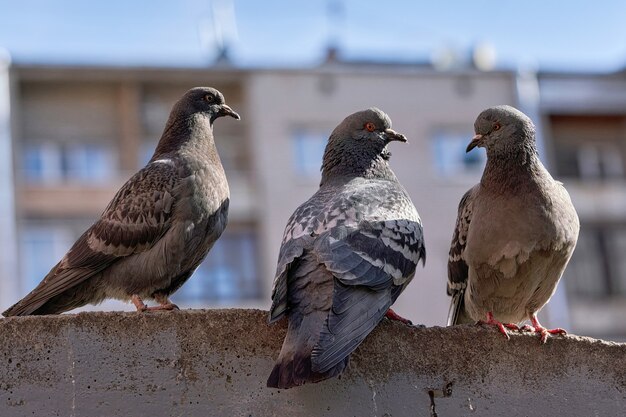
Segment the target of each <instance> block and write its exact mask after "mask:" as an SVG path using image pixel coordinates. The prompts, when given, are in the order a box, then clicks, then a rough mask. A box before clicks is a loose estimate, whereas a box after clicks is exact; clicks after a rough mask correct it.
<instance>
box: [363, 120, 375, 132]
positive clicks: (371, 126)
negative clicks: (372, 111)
mask: <svg viewBox="0 0 626 417" xmlns="http://www.w3.org/2000/svg"><path fill="white" fill-rule="evenodd" d="M365 130H367V131H368V132H373V131H374V130H376V126H375V125H374V123H372V122H367V123H365Z"/></svg>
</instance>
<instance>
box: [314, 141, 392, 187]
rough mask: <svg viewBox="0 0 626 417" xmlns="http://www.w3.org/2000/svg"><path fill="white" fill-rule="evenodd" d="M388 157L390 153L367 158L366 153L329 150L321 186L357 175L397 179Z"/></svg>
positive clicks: (326, 155) (325, 158)
mask: <svg viewBox="0 0 626 417" xmlns="http://www.w3.org/2000/svg"><path fill="white" fill-rule="evenodd" d="M388 159H389V154H388V153H385V154H378V155H376V156H374V157H373V158H366V157H365V155H358V154H357V155H354V154H351V153H350V152H348V151H346V150H340V151H338V152H333V151H332V150H331V151H329V150H327V151H326V154H325V155H324V162H323V164H322V181H321V182H320V186H322V185H324V184H327V183H330V182H334V181H337V180H347V179H351V178H357V177H362V178H368V179H388V180H395V179H396V176H395V175H394V173H393V171H392V170H391V168H390V167H389V162H388Z"/></svg>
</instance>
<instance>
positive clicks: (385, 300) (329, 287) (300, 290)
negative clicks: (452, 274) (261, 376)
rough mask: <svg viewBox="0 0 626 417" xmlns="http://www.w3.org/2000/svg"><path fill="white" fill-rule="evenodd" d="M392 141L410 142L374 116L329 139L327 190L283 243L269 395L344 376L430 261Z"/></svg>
mask: <svg viewBox="0 0 626 417" xmlns="http://www.w3.org/2000/svg"><path fill="white" fill-rule="evenodd" d="M391 141H400V142H406V138H405V137H404V135H401V134H399V133H397V132H395V131H393V130H392V129H391V120H390V119H389V117H388V116H387V115H386V114H385V113H383V112H382V111H380V110H378V109H375V108H372V109H369V110H364V111H360V112H357V113H354V114H352V115H350V116H348V117H347V118H346V119H345V120H344V121H343V122H341V123H340V124H339V126H337V127H336V128H335V130H334V131H333V132H332V134H331V135H330V138H329V140H328V144H327V146H326V150H325V153H324V159H323V164H322V181H321V184H320V188H319V190H318V191H317V192H316V193H315V194H314V195H313V196H312V197H311V198H310V199H309V200H308V201H306V202H305V203H304V204H302V205H301V206H300V207H299V208H298V209H296V211H295V212H294V213H293V215H292V216H291V218H290V219H289V221H288V222H287V227H286V229H285V233H284V236H283V242H282V246H281V248H280V255H279V259H278V266H277V270H276V278H275V281H274V289H273V293H272V300H273V303H272V308H271V311H270V322H274V321H276V320H278V319H280V318H281V317H284V316H286V317H287V318H288V319H289V328H288V330H287V336H286V337H285V341H284V343H283V346H282V350H281V352H280V355H279V357H278V361H277V363H276V366H275V367H274V369H273V371H272V372H271V375H270V377H269V379H268V381H267V385H268V386H269V387H274V388H290V387H294V386H298V385H302V384H305V383H307V382H317V381H321V380H324V379H327V378H331V377H333V376H336V375H338V374H340V373H341V372H342V371H343V370H344V369H345V367H346V365H347V364H348V360H349V356H350V354H351V353H352V352H353V351H354V349H356V348H357V346H358V345H359V344H360V343H361V342H362V341H363V339H365V337H366V336H367V335H368V334H369V333H370V332H371V331H372V329H374V327H376V325H377V324H378V323H379V322H380V320H381V319H382V318H383V317H384V316H385V314H386V313H388V311H389V316H391V317H394V316H397V315H395V313H393V312H392V311H391V310H390V309H389V307H390V306H391V305H392V304H393V303H394V301H395V300H396V298H397V297H398V296H399V295H400V293H401V292H402V290H404V288H405V287H406V286H407V285H408V283H409V282H410V281H411V279H412V278H413V276H414V274H415V269H416V266H417V263H418V262H419V261H420V260H421V261H422V262H423V261H424V259H425V250H424V240H423V236H422V224H421V221H420V218H419V216H418V214H417V211H416V210H415V206H414V205H413V203H412V202H411V199H410V198H409V196H408V194H407V192H406V191H405V190H404V188H403V187H402V185H400V183H399V182H398V179H397V178H396V176H395V175H394V173H393V172H392V171H391V168H390V167H389V157H390V153H389V151H388V149H387V145H388V144H389V142H391Z"/></svg>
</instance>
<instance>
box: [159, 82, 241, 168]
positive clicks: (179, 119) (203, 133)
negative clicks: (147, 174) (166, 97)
mask: <svg viewBox="0 0 626 417" xmlns="http://www.w3.org/2000/svg"><path fill="white" fill-rule="evenodd" d="M222 116H230V117H233V118H235V119H237V120H239V118H240V117H239V115H238V114H237V113H236V112H235V111H234V110H233V109H231V108H230V107H229V106H227V105H226V103H225V101H224V95H223V94H222V93H220V92H219V91H218V90H216V89H215V88H211V87H196V88H192V89H191V90H189V91H187V92H186V93H185V94H184V95H183V96H182V97H181V98H180V100H178V101H177V102H176V103H175V104H174V107H172V111H171V112H170V117H169V119H168V120H167V123H166V124H165V129H164V130H163V135H161V139H160V140H159V143H158V145H157V147H156V149H155V151H154V154H153V156H152V160H155V159H157V158H160V157H161V156H162V155H165V154H168V153H171V152H176V151H177V150H178V149H179V148H180V147H181V146H183V145H184V144H187V143H190V142H193V143H196V142H198V140H199V143H205V145H206V146H209V147H211V149H210V152H213V153H214V154H216V153H217V150H215V149H214V148H215V144H214V143H213V133H212V130H213V129H212V128H213V122H214V121H215V119H217V118H218V117H222Z"/></svg>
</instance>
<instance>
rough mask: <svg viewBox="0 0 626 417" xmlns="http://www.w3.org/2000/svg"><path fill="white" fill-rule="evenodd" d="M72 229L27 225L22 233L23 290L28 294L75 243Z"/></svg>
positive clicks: (21, 263)
mask: <svg viewBox="0 0 626 417" xmlns="http://www.w3.org/2000/svg"><path fill="white" fill-rule="evenodd" d="M73 237H74V236H73V234H72V231H71V230H69V229H65V228H60V227H43V226H42V227H37V226H26V227H25V228H24V229H23V230H22V232H21V233H20V238H19V239H20V265H21V273H22V292H23V293H24V294H26V293H27V292H29V291H30V290H32V289H33V288H35V286H37V284H39V282H41V280H42V279H43V278H44V277H45V276H46V274H47V273H48V272H50V269H51V268H52V267H53V266H54V265H56V263H57V262H59V260H61V258H62V257H63V255H65V252H67V250H68V249H69V248H70V246H71V245H72V243H73Z"/></svg>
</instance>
